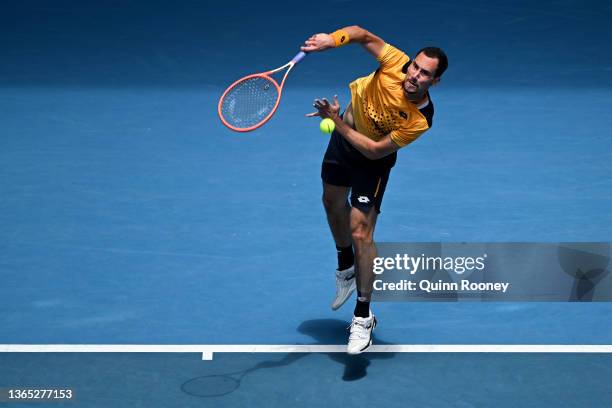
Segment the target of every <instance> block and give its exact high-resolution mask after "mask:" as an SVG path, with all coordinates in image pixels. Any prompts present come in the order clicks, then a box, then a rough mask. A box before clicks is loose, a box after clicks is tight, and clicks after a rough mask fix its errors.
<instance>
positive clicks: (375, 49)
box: [301, 26, 385, 58]
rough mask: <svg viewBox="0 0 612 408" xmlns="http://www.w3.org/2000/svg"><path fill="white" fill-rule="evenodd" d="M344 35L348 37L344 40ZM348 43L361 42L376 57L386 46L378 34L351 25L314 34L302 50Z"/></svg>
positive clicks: (327, 47)
mask: <svg viewBox="0 0 612 408" xmlns="http://www.w3.org/2000/svg"><path fill="white" fill-rule="evenodd" d="M343 36H345V37H348V38H344V40H343V39H342V37H343ZM348 43H359V44H361V45H362V46H363V48H365V49H366V50H367V51H368V52H369V53H370V54H372V55H373V56H374V58H378V56H379V55H380V53H381V52H382V50H383V48H384V46H385V42H384V41H383V39H382V38H380V37H378V36H377V35H375V34H372V33H371V32H369V31H368V30H366V29H364V28H361V27H359V26H349V27H344V28H341V29H340V30H337V31H335V32H333V33H331V34H325V33H319V34H314V35H313V36H312V37H310V38H309V39H307V40H306V41H305V42H304V45H303V46H302V47H301V50H302V51H304V52H317V51H325V50H328V49H330V48H335V47H339V46H341V45H345V44H348Z"/></svg>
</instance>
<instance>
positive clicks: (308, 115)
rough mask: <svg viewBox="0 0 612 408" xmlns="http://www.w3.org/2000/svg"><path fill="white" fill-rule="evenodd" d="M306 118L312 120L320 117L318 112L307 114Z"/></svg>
mask: <svg viewBox="0 0 612 408" xmlns="http://www.w3.org/2000/svg"><path fill="white" fill-rule="evenodd" d="M306 116H307V117H309V118H312V117H314V116H321V115H320V114H319V112H312V113H307V114H306Z"/></svg>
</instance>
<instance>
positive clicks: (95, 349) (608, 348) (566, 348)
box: [0, 344, 612, 360]
mask: <svg viewBox="0 0 612 408" xmlns="http://www.w3.org/2000/svg"><path fill="white" fill-rule="evenodd" d="M367 352H369V353H612V345H609V344H385V345H373V346H371V347H370V348H368V350H367ZM0 353H202V360H212V359H213V354H214V353H346V345H335V344H312V345H308V344H279V345H275V344H185V345H182V344H174V345H172V344H0Z"/></svg>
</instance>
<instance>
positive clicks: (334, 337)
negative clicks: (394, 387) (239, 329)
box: [181, 319, 395, 398]
mask: <svg viewBox="0 0 612 408" xmlns="http://www.w3.org/2000/svg"><path fill="white" fill-rule="evenodd" d="M298 331H299V332H300V333H302V334H305V335H308V336H310V337H312V338H313V339H314V340H315V342H314V343H311V344H314V345H324V344H345V343H346V341H347V338H348V330H347V323H346V322H345V321H342V320H336V319H317V320H307V321H305V322H303V323H302V324H300V326H299V327H298ZM374 343H375V344H380V345H385V344H390V343H386V342H384V341H381V340H379V339H377V338H376V336H374ZM321 354H326V355H327V356H328V357H329V358H330V359H331V360H332V361H334V362H336V363H338V364H340V365H341V366H343V367H344V371H343V374H342V380H343V381H356V380H360V379H362V378H364V377H366V376H367V368H368V366H369V365H370V364H371V362H372V360H378V359H390V358H393V356H394V355H395V353H363V354H359V355H356V356H352V355H349V354H346V353H321ZM308 356H309V354H308V353H287V354H285V355H284V357H283V358H281V359H280V360H266V361H262V362H259V363H257V364H255V365H253V366H252V367H249V368H247V369H244V370H238V371H233V372H229V373H223V374H209V375H204V376H199V377H195V378H191V379H189V380H187V381H185V382H184V383H183V384H182V385H181V390H182V391H183V392H184V393H186V394H189V395H191V396H195V397H202V398H210V397H222V396H225V395H228V394H231V393H232V392H234V391H236V390H237V389H238V388H239V387H240V383H241V381H242V379H243V378H244V377H245V376H246V375H247V374H249V373H254V372H256V371H260V370H268V369H274V368H280V367H285V366H289V365H291V364H293V363H295V362H297V361H299V360H301V359H303V358H305V357H308Z"/></svg>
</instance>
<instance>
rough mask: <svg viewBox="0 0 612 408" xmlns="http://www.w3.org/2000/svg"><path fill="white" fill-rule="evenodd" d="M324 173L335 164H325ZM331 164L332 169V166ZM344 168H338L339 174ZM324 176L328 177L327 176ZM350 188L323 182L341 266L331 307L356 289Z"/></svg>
mask: <svg viewBox="0 0 612 408" xmlns="http://www.w3.org/2000/svg"><path fill="white" fill-rule="evenodd" d="M323 167H324V174H325V173H326V172H327V173H329V172H330V171H333V170H334V169H333V166H326V165H325V164H324V166H323ZM330 167H331V168H330ZM341 172H342V170H341V169H335V171H334V173H335V176H336V177H337V176H338V174H341ZM324 179H327V180H329V179H330V177H329V176H327V177H325V178H324ZM349 191H350V187H347V186H337V185H333V184H329V183H326V182H323V207H324V208H325V214H326V216H327V222H328V224H329V229H330V230H331V233H332V236H333V238H334V241H335V243H336V251H337V254H338V268H337V269H336V295H335V296H334V299H333V300H332V303H331V308H332V310H337V309H338V308H340V306H342V305H343V304H344V303H345V302H346V301H347V300H348V299H349V298H350V297H351V295H352V294H353V292H354V291H355V287H356V286H355V285H356V284H355V269H354V267H353V264H354V253H353V245H352V243H351V229H350V213H351V207H350V205H349V203H348V195H349Z"/></svg>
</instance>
